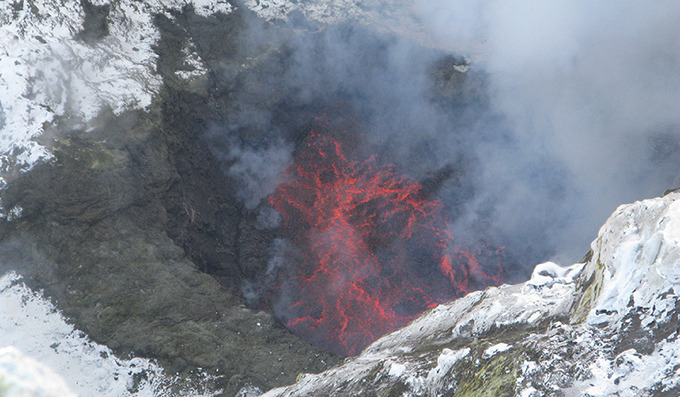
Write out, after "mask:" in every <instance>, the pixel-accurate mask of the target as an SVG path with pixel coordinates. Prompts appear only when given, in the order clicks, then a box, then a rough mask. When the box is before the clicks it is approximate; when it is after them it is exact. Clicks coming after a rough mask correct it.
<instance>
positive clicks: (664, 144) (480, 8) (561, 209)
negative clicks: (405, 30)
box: [415, 0, 680, 260]
mask: <svg viewBox="0 0 680 397" xmlns="http://www.w3.org/2000/svg"><path fill="white" fill-rule="evenodd" d="M415 10H416V12H417V14H418V16H419V17H420V18H421V20H422V22H423V25H424V26H425V28H426V29H427V30H428V31H429V32H430V33H431V35H432V37H433V39H435V40H437V42H438V43H439V45H443V46H447V48H448V49H450V50H457V51H460V50H461V48H463V51H468V52H470V53H472V54H474V56H475V58H476V60H477V62H476V66H477V67H479V68H482V69H483V70H485V71H486V72H487V73H488V83H489V94H490V104H491V109H492V111H495V112H497V113H499V114H501V115H503V117H504V118H505V122H504V126H505V127H506V128H507V129H508V132H509V133H510V137H511V142H512V145H510V146H505V147H504V146H502V145H499V144H498V143H499V142H497V141H491V142H485V143H484V144H481V145H475V150H476V152H477V153H479V154H480V157H481V158H484V159H485V160H484V165H483V171H482V173H481V175H480V179H479V181H478V183H479V185H480V186H483V188H482V191H483V193H482V194H479V195H478V196H477V197H476V198H475V200H474V201H473V202H472V203H470V204H469V205H468V208H469V210H470V212H469V213H468V216H469V219H468V222H470V223H471V222H474V221H475V211H476V210H479V209H480V208H482V207H483V206H484V202H485V199H486V198H487V197H488V196H489V195H491V194H494V191H495V190H499V189H498V188H494V186H496V187H502V194H503V195H504V196H505V197H504V199H503V200H500V201H497V202H496V204H495V207H494V210H493V212H494V214H495V215H494V216H493V217H492V218H491V219H492V229H494V230H498V231H499V232H500V233H501V235H511V234H512V233H513V232H514V233H516V235H517V236H518V238H526V237H527V236H526V231H525V230H526V228H531V227H532V226H531V225H541V227H542V228H545V230H546V233H547V234H546V236H545V237H546V239H547V244H548V246H550V247H552V251H553V252H552V254H553V255H556V256H557V257H558V258H561V259H562V260H565V258H566V260H568V259H571V260H573V259H575V256H574V255H576V254H577V252H576V251H578V250H584V248H585V247H586V244H587V243H588V241H589V240H590V239H592V238H594V236H595V233H596V228H597V227H598V225H600V224H602V223H603V221H604V219H605V218H606V217H607V216H608V215H609V214H610V213H611V212H612V211H613V209H614V208H615V207H616V206H617V205H619V204H621V203H625V202H630V201H633V200H637V199H642V198H645V197H652V196H655V195H659V194H661V193H662V192H663V191H664V190H665V189H667V188H670V187H673V186H672V184H673V183H674V179H677V175H678V173H679V172H680V162H679V161H678V156H677V152H674V153H673V154H670V152H671V151H672V150H668V149H669V148H677V147H678V140H679V139H680V112H678V110H677V109H678V108H679V106H680V73H678V70H680V30H679V29H678V28H677V26H678V23H679V22H680V5H679V4H678V3H677V2H670V1H668V2H663V1H660V2H659V1H657V2H648V1H645V2H642V1H636V2H620V3H609V2H590V1H563V2H542V1H530V0H523V1H479V2H472V3H470V2H462V1H454V2H451V1H417V2H416V4H415ZM544 161H548V162H549V163H551V164H553V165H554V166H555V167H552V168H550V167H549V168H546V167H545V163H544ZM675 183H677V182H675ZM554 192H557V194H553V193H554ZM529 236H531V234H529Z"/></svg>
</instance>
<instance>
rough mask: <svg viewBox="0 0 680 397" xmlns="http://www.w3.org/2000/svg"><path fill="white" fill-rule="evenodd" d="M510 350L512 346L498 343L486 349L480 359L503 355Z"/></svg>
mask: <svg viewBox="0 0 680 397" xmlns="http://www.w3.org/2000/svg"><path fill="white" fill-rule="evenodd" d="M511 348H512V345H508V344H507V343H498V344H495V345H493V346H491V347H489V348H488V349H486V350H484V354H483V355H482V358H491V357H493V356H495V355H496V354H498V353H503V352H504V351H507V350H509V349H511Z"/></svg>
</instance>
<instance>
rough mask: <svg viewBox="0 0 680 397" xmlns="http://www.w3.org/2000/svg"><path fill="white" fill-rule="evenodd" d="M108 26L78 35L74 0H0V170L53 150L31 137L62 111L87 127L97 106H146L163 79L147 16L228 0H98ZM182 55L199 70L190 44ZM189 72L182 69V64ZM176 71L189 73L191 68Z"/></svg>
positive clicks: (211, 8) (79, 15) (208, 9)
mask: <svg viewBox="0 0 680 397" xmlns="http://www.w3.org/2000/svg"><path fill="white" fill-rule="evenodd" d="M93 4H94V5H96V6H105V5H106V6H109V14H108V18H107V19H106V20H107V23H108V34H107V35H105V36H104V37H101V38H99V39H97V40H96V41H95V42H87V41H86V40H83V39H81V38H79V34H80V32H81V31H82V27H83V22H84V19H85V15H84V11H83V8H82V6H81V2H80V1H79V0H64V1H55V0H32V1H22V2H12V1H2V2H0V91H2V93H3V95H2V97H0V171H8V170H10V169H19V170H24V171H25V170H30V169H31V168H32V167H33V166H34V165H35V163H36V162H38V161H41V160H47V159H50V158H51V157H52V155H51V154H50V153H49V151H48V149H46V148H45V146H43V145H42V144H40V143H38V142H37V138H38V137H39V136H40V135H42V134H43V133H44V132H46V130H48V129H49V127H50V125H51V124H52V123H54V122H55V121H57V120H58V119H61V120H62V121H68V123H69V125H70V126H72V127H73V128H86V127H87V124H88V122H90V121H91V120H92V119H93V118H94V117H95V116H97V115H98V114H99V113H100V112H101V111H102V110H103V109H110V110H112V111H113V113H114V114H120V113H122V112H124V111H126V110H130V109H140V108H141V109H144V108H146V107H148V106H149V105H150V104H151V100H152V98H153V96H154V95H155V94H156V93H157V92H158V89H159V88H160V86H161V83H162V81H161V79H160V77H159V76H158V75H157V74H156V60H157V56H156V54H155V53H154V51H153V46H154V45H155V44H156V42H157V40H158V39H159V37H160V36H159V33H158V31H157V29H156V27H155V26H154V23H153V18H154V16H155V15H157V14H165V15H167V16H168V17H170V18H172V15H171V14H170V13H169V11H171V10H180V9H182V8H183V7H185V6H187V5H190V4H193V6H194V10H195V12H196V13H197V14H199V15H202V16H208V15H211V14H213V13H216V12H222V13H229V12H231V11H232V6H231V5H230V4H229V3H228V2H227V1H226V0H194V1H190V0H165V1H162V0H149V1H143V2H138V1H130V0H108V1H107V0H99V1H94V2H93ZM185 55H187V63H188V64H189V66H192V67H193V68H194V69H192V70H197V72H196V73H202V69H201V68H200V67H199V66H200V61H199V60H197V59H196V56H195V55H194V53H193V52H188V53H187V54H185ZM187 73H188V72H187ZM182 77H193V74H191V73H190V74H189V75H188V76H184V75H182Z"/></svg>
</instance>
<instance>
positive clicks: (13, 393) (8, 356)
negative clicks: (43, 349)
mask: <svg viewBox="0 0 680 397" xmlns="http://www.w3.org/2000/svg"><path fill="white" fill-rule="evenodd" d="M0 393H1V394H2V395H3V396H4V397H22V396H44V397H75V396H76V395H75V394H74V393H73V392H72V391H71V390H70V389H69V388H68V386H66V383H65V382H64V380H63V379H62V378H60V377H59V376H58V375H57V374H55V373H54V372H53V371H52V370H51V369H49V368H48V367H46V366H45V365H43V364H41V363H39V362H37V361H35V360H33V359H32V358H30V357H27V356H25V355H24V354H22V353H21V352H20V351H19V349H17V348H15V347H12V346H10V347H3V348H0Z"/></svg>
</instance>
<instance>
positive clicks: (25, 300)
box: [0, 272, 214, 397]
mask: <svg viewBox="0 0 680 397" xmlns="http://www.w3.org/2000/svg"><path fill="white" fill-rule="evenodd" d="M208 378H209V377H208V376H207V375H205V376H204V380H207V379H208ZM182 383H183V382H182V379H177V378H176V377H173V376H168V375H166V373H165V371H164V370H163V369H162V368H161V367H160V366H158V365H157V364H156V363H154V362H153V361H151V360H148V359H142V358H133V359H130V360H125V359H122V358H119V357H116V355H115V354H114V353H113V352H112V351H111V349H109V348H108V347H106V346H102V345H100V344H97V343H94V342H92V341H91V340H89V338H88V337H87V336H86V335H85V334H84V333H83V332H81V331H78V330H76V329H74V327H73V325H71V324H68V323H67V322H66V319H65V318H64V317H63V315H62V314H61V312H59V311H58V310H57V309H56V308H55V307H54V305H53V304H52V303H51V302H50V301H48V300H47V299H45V298H44V297H43V296H42V294H40V293H37V292H35V291H32V290H31V289H30V288H28V287H27V286H26V285H25V284H24V283H23V282H22V280H21V277H20V276H18V275H17V274H16V273H15V272H9V273H7V274H5V275H2V276H0V395H1V396H8V397H9V396H54V397H57V396H59V397H62V396H63V397H66V396H76V395H81V396H94V395H101V396H133V395H134V396H140V397H141V396H149V397H151V396H161V395H172V392H171V388H172V387H175V390H179V391H181V392H182V393H183V395H194V396H197V395H213V394H214V393H212V392H208V391H206V390H197V389H195V388H194V387H193V386H191V385H189V384H188V383H186V384H184V386H180V385H182ZM204 383H205V384H206V385H207V384H208V383H210V382H204ZM178 386H179V387H178ZM4 393H7V394H4Z"/></svg>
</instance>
